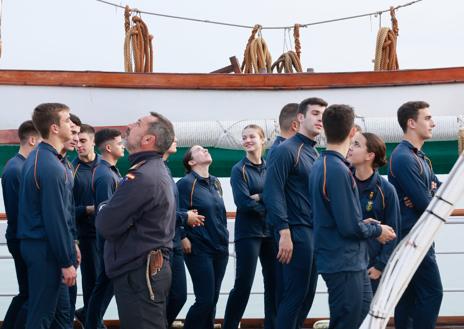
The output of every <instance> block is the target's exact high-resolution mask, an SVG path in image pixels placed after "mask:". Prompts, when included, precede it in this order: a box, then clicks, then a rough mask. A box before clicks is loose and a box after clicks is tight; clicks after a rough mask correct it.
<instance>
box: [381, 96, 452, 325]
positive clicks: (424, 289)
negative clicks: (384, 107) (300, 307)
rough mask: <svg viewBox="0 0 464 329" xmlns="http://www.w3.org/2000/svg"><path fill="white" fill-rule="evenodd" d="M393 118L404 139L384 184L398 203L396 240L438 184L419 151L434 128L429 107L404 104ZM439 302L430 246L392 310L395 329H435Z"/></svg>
mask: <svg viewBox="0 0 464 329" xmlns="http://www.w3.org/2000/svg"><path fill="white" fill-rule="evenodd" d="M397 114H398V122H399V124H400V126H401V129H403V132H404V135H403V141H401V143H400V144H399V145H398V146H397V147H396V148H395V149H394V150H393V152H392V154H391V156H390V169H389V172H388V180H389V181H390V182H391V183H392V184H393V186H394V187H395V188H396V192H397V193H398V198H399V199H400V201H401V202H400V209H401V217H402V219H401V233H400V237H401V238H403V237H405V236H406V235H407V234H408V233H409V231H410V230H411V228H412V227H413V226H414V224H416V222H417V220H418V219H419V218H420V217H421V215H422V213H423V212H424V211H425V209H426V208H427V206H428V205H429V202H430V201H431V200H432V198H433V196H434V194H435V192H436V190H437V189H438V187H439V186H440V184H441V183H440V181H439V180H438V178H437V177H436V176H435V174H434V173H433V169H432V163H431V162H430V160H429V158H427V156H426V155H425V153H424V152H423V151H422V150H421V148H422V146H423V145H424V143H425V141H426V140H427V139H430V138H432V130H433V128H434V127H435V123H434V122H433V119H432V115H431V113H430V109H429V104H427V103H426V102H421V101H418V102H407V103H405V104H403V105H401V107H400V108H399V109H398V113H397ZM405 199H406V200H408V202H405V201H404V200H405ZM411 203H412V205H411ZM442 298H443V286H442V283H441V278H440V272H439V270H438V265H437V261H436V258H435V248H434V246H432V247H431V248H430V249H429V251H428V252H427V254H426V255H425V257H424V260H423V261H422V263H421V264H420V265H419V268H418V269H417V271H416V273H415V274H414V276H413V277H412V280H411V282H410V283H409V286H408V288H407V289H406V291H405V292H404V294H403V297H402V298H401V299H400V301H399V303H398V305H397V307H396V310H395V327H396V328H397V329H405V328H410V326H409V325H410V321H412V328H414V329H419V328H420V329H432V328H435V324H436V321H437V318H438V314H439V311H440V305H441V301H442Z"/></svg>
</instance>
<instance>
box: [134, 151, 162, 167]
mask: <svg viewBox="0 0 464 329" xmlns="http://www.w3.org/2000/svg"><path fill="white" fill-rule="evenodd" d="M162 157H163V154H161V153H159V152H156V151H142V152H137V153H133V154H131V155H129V162H130V163H131V165H135V164H137V163H139V162H140V161H144V160H145V161H147V160H151V159H161V158H162Z"/></svg>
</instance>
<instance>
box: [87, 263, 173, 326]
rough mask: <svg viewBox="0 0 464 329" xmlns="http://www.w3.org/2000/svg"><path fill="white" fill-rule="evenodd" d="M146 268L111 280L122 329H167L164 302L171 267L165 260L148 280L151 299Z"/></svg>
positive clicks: (167, 290)
mask: <svg viewBox="0 0 464 329" xmlns="http://www.w3.org/2000/svg"><path fill="white" fill-rule="evenodd" d="M146 269H147V266H146V264H144V265H142V266H140V267H139V268H137V269H135V270H132V271H129V272H127V273H124V274H123V275H120V276H118V277H116V278H114V279H113V282H114V293H115V296H116V303H117V305H118V314H119V320H120V326H121V329H133V328H137V329H166V328H167V320H166V299H167V297H168V294H169V288H170V286H171V266H170V265H169V261H167V260H165V261H164V263H163V267H162V268H161V271H159V272H158V273H157V274H155V275H154V276H153V277H151V278H150V283H151V286H152V288H153V292H154V299H153V300H152V299H151V298H150V291H149V289H148V283H147V277H146ZM86 328H87V327H86Z"/></svg>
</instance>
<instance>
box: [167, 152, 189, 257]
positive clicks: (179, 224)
mask: <svg viewBox="0 0 464 329" xmlns="http://www.w3.org/2000/svg"><path fill="white" fill-rule="evenodd" d="M164 164H165V165H166V169H167V171H168V173H169V176H171V181H172V190H173V192H174V199H175V201H176V234H175V235H174V240H173V241H172V242H173V244H174V246H173V248H174V249H176V250H178V251H180V250H182V244H181V240H182V239H183V238H185V232H184V227H185V226H187V219H188V214H187V211H182V210H181V209H180V206H179V191H178V190H177V185H176V182H175V181H174V179H173V178H172V173H171V169H169V167H168V164H167V163H166V161H165V162H164Z"/></svg>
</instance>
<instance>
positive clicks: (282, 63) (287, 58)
mask: <svg viewBox="0 0 464 329" xmlns="http://www.w3.org/2000/svg"><path fill="white" fill-rule="evenodd" d="M293 38H294V39H295V51H293V50H290V51H287V52H286V53H283V54H282V55H280V57H279V58H278V59H277V60H276V61H275V62H274V64H272V67H271V70H272V71H274V69H277V72H278V73H282V72H284V73H293V72H294V71H295V72H299V73H301V72H303V68H302V66H301V61H300V57H301V42H300V25H299V24H295V26H294V27H293Z"/></svg>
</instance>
